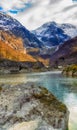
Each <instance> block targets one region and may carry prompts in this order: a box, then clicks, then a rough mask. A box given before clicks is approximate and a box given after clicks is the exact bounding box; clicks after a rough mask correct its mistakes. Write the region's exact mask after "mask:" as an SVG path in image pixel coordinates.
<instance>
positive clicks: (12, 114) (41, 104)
mask: <svg viewBox="0 0 77 130" xmlns="http://www.w3.org/2000/svg"><path fill="white" fill-rule="evenodd" d="M1 87H2V89H1V95H0V113H1V115H0V117H1V118H0V127H1V128H7V129H8V128H9V129H10V130H18V129H19V130H24V129H25V130H27V129H28V128H29V129H28V130H36V128H37V130H43V129H44V130H66V129H67V128H68V118H69V112H68V110H67V108H66V106H65V105H63V104H62V103H61V102H59V101H58V100H57V99H56V98H55V97H54V96H53V95H52V94H50V93H49V92H48V90H47V89H45V88H43V87H40V86H38V87H37V86H36V85H33V84H32V83H28V84H20V85H10V86H8V85H2V86H1ZM3 116H4V118H2V117H3Z"/></svg>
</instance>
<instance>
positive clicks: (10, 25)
mask: <svg viewBox="0 0 77 130" xmlns="http://www.w3.org/2000/svg"><path fill="white" fill-rule="evenodd" d="M0 30H4V31H8V32H11V33H12V34H13V35H15V36H16V37H20V38H22V39H23V42H24V46H25V47H35V48H36V47H38V48H41V47H42V45H43V44H42V43H41V41H39V40H38V39H37V38H36V36H35V35H34V34H32V33H31V32H30V31H29V30H27V29H26V28H25V27H24V26H22V25H21V24H20V23H19V22H18V21H17V20H15V19H14V18H12V17H10V16H8V15H5V14H2V13H0Z"/></svg>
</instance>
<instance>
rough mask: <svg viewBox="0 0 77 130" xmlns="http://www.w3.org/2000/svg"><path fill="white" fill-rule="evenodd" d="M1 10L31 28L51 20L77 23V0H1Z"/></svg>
mask: <svg viewBox="0 0 77 130" xmlns="http://www.w3.org/2000/svg"><path fill="white" fill-rule="evenodd" d="M0 11H2V12H6V13H7V14H10V15H11V16H13V17H14V18H16V19H18V20H19V21H20V22H21V23H22V24H23V25H24V26H25V27H27V28H28V29H30V30H32V29H35V28H37V27H39V26H40V25H42V24H43V23H46V22H49V21H55V22H58V23H72V24H75V25H77V2H76V0H74V2H73V0H0Z"/></svg>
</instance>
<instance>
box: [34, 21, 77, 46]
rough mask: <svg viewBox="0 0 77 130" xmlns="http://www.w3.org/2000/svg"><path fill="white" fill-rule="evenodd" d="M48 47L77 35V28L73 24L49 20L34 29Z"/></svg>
mask: <svg viewBox="0 0 77 130" xmlns="http://www.w3.org/2000/svg"><path fill="white" fill-rule="evenodd" d="M32 32H33V33H34V34H35V35H36V36H37V38H38V39H39V40H40V41H41V42H43V43H44V45H45V46H47V47H52V46H57V45H60V44H61V43H64V42H65V41H67V40H69V39H71V38H73V37H75V36H77V28H76V27H75V26H73V25H71V24H57V23H55V22H49V23H46V24H44V25H42V26H41V27H39V28H37V29H36V30H34V31H32Z"/></svg>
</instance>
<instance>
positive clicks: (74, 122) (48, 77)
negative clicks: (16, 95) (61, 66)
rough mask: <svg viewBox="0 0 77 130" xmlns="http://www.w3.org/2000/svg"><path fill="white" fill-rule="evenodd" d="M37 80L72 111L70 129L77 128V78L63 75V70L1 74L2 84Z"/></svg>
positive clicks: (0, 80)
mask: <svg viewBox="0 0 77 130" xmlns="http://www.w3.org/2000/svg"><path fill="white" fill-rule="evenodd" d="M27 82H34V83H35V82H36V83H37V84H39V85H42V86H44V87H46V88H47V89H48V90H49V91H50V92H52V93H53V94H54V95H55V96H56V97H57V98H58V99H59V100H60V101H62V102H63V103H65V104H66V105H67V107H68V109H69V111H70V120H69V130H77V78H68V77H64V76H62V74H61V72H45V73H30V74H25V73H22V74H7V75H0V84H2V83H5V84H17V83H27Z"/></svg>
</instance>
